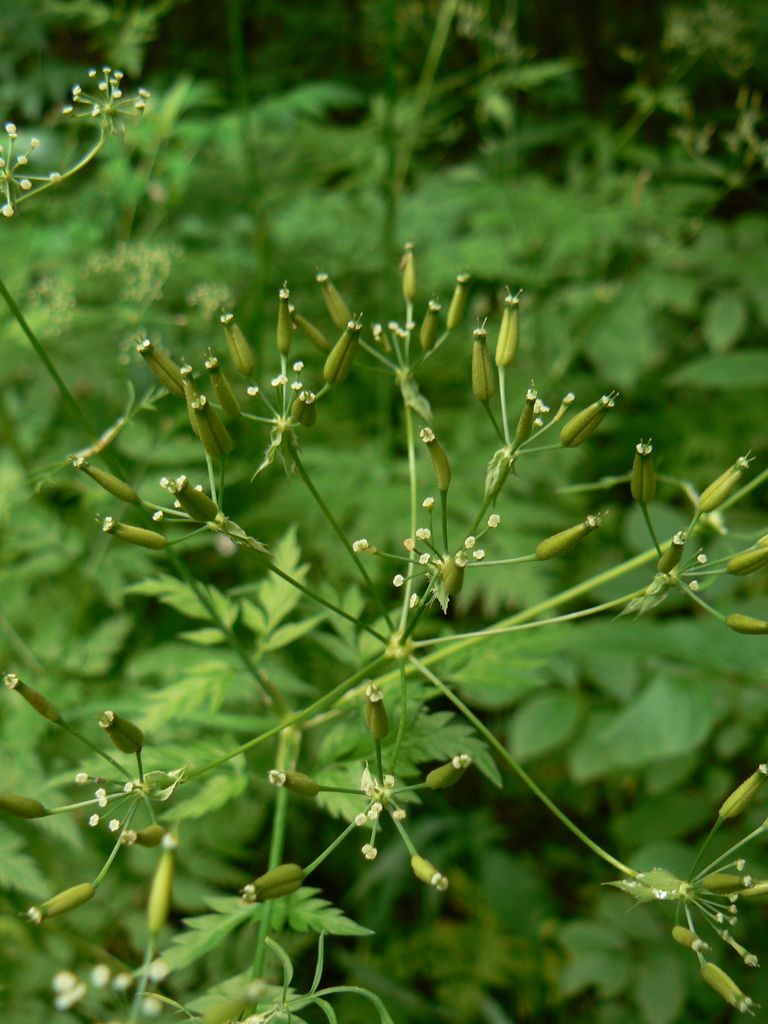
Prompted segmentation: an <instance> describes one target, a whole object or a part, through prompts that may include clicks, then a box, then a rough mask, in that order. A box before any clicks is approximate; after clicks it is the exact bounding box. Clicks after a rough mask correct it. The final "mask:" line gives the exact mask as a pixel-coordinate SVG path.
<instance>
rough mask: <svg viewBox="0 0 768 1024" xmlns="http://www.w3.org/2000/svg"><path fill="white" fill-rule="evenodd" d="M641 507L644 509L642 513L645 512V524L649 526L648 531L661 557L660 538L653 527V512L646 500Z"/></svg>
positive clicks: (641, 503)
mask: <svg viewBox="0 0 768 1024" xmlns="http://www.w3.org/2000/svg"><path fill="white" fill-rule="evenodd" d="M640 509H641V510H642V513H643V519H645V525H646V526H647V527H648V533H650V535H651V540H652V541H653V543H654V546H655V548H656V551H657V552H658V555H659V558H661V545H660V544H659V538H658V537H657V536H656V531H655V530H654V528H653V523H652V521H651V514H650V512H649V511H648V505H647V504H646V502H644V501H641V502H640Z"/></svg>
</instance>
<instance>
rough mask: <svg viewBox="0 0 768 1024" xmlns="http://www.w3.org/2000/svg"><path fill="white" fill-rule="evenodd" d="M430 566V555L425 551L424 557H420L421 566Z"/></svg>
mask: <svg viewBox="0 0 768 1024" xmlns="http://www.w3.org/2000/svg"><path fill="white" fill-rule="evenodd" d="M428 564H429V554H428V553H427V552H426V551H425V552H424V554H423V555H419V565H428Z"/></svg>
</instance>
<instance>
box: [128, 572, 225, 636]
mask: <svg viewBox="0 0 768 1024" xmlns="http://www.w3.org/2000/svg"><path fill="white" fill-rule="evenodd" d="M198 589H199V590H201V591H202V592H203V593H204V594H205V595H206V596H207V598H208V600H209V601H210V603H211V605H212V606H213V608H214V609H215V611H216V612H217V614H218V616H219V618H221V620H222V621H223V622H224V623H226V625H228V626H231V625H233V623H234V622H235V620H236V619H237V615H238V606H237V605H236V604H235V603H234V602H232V601H230V600H229V598H227V597H225V595H224V594H222V593H221V591H220V590H217V589H216V587H212V586H210V585H207V584H204V583H199V584H198ZM125 592H126V594H141V595H143V596H145V597H156V598H157V600H158V601H161V602H162V603H163V604H167V605H168V606H169V607H171V608H174V609H175V610H176V611H177V612H181V614H182V615H186V616H188V617H189V618H190V619H202V620H203V621H206V622H214V621H215V619H214V618H213V617H212V615H211V613H210V611H209V610H208V608H207V607H206V606H205V603H204V601H203V600H202V599H201V597H200V596H199V594H198V592H197V590H196V589H194V588H192V587H190V586H188V585H187V584H186V583H182V581H181V580H177V579H176V577H175V576H167V575H165V574H162V575H160V576H154V577H152V578H150V579H146V580H143V581H142V582H141V583H134V584H133V585H132V586H130V587H127V588H126V591H125Z"/></svg>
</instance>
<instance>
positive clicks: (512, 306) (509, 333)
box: [496, 295, 520, 367]
mask: <svg viewBox="0 0 768 1024" xmlns="http://www.w3.org/2000/svg"><path fill="white" fill-rule="evenodd" d="M519 340H520V298H519V296H517V295H507V297H506V298H505V299H504V312H503V313H502V314H501V325H500V327H499V337H498V339H497V341H496V365H497V366H501V367H505V366H509V365H510V364H511V363H512V362H513V361H514V359H515V356H516V355H517V348H518V344H519Z"/></svg>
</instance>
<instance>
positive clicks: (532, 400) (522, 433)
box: [515, 387, 537, 448]
mask: <svg viewBox="0 0 768 1024" xmlns="http://www.w3.org/2000/svg"><path fill="white" fill-rule="evenodd" d="M536 398H537V392H536V388H534V387H530V388H528V390H527V391H526V393H525V405H524V406H523V410H522V412H521V413H520V418H519V419H518V421H517V426H516V427H515V447H516V448H519V447H520V445H521V444H525V442H526V441H527V440H528V438H529V437H530V436H531V434H532V433H533V417H534V411H535V409H536Z"/></svg>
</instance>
